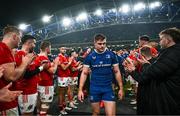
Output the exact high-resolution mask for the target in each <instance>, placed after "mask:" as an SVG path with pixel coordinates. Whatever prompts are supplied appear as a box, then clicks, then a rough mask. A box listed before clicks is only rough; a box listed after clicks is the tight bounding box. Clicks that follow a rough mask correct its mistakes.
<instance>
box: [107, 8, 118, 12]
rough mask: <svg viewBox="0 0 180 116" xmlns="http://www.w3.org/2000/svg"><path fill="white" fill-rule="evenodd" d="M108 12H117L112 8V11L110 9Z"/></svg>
mask: <svg viewBox="0 0 180 116" xmlns="http://www.w3.org/2000/svg"><path fill="white" fill-rule="evenodd" d="M109 12H113V13H116V12H117V10H116V8H112V9H110V10H109Z"/></svg>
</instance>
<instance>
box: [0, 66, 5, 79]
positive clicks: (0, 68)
mask: <svg viewBox="0 0 180 116" xmlns="http://www.w3.org/2000/svg"><path fill="white" fill-rule="evenodd" d="M3 71H4V68H3V67H0V78H1V77H2V76H3Z"/></svg>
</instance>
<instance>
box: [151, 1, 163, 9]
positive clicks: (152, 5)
mask: <svg viewBox="0 0 180 116" xmlns="http://www.w3.org/2000/svg"><path fill="white" fill-rule="evenodd" d="M159 6H161V2H159V1H156V2H153V3H151V4H150V5H149V8H150V9H154V8H156V7H159Z"/></svg>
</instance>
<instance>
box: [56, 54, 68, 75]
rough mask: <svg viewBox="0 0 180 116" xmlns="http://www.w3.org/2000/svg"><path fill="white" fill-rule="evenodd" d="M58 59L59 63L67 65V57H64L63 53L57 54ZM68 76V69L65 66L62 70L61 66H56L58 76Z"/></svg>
mask: <svg viewBox="0 0 180 116" xmlns="http://www.w3.org/2000/svg"><path fill="white" fill-rule="evenodd" d="M58 57H59V61H60V63H61V64H64V65H67V64H68V58H67V57H65V56H64V55H63V54H59V55H58ZM69 76H70V69H69V68H67V69H66V70H63V69H62V68H61V66H58V77H69Z"/></svg>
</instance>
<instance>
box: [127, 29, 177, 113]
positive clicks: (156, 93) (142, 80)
mask: <svg viewBox="0 0 180 116" xmlns="http://www.w3.org/2000/svg"><path fill="white" fill-rule="evenodd" d="M159 36H160V42H159V43H160V46H161V48H162V49H163V50H162V51H161V52H160V53H159V56H158V57H157V59H156V60H155V61H154V62H153V63H150V62H149V61H147V60H146V59H144V58H142V59H141V60H139V61H140V62H141V63H142V64H143V70H142V72H141V73H140V74H138V73H137V72H136V71H135V67H134V66H133V64H132V63H129V64H128V66H127V67H126V69H127V70H128V71H129V72H131V74H132V75H133V77H134V78H136V80H137V81H138V82H139V84H141V85H143V86H148V85H149V88H148V90H146V91H145V93H144V95H145V94H146V95H145V96H148V97H147V98H146V97H144V98H143V100H144V102H143V103H144V104H142V105H144V106H143V107H144V111H142V112H141V114H176V115H177V114H180V99H179V98H180V93H179V90H180V67H179V66H180V30H179V29H177V28H168V29H165V30H163V31H161V32H160V34H159ZM143 89H144V88H143ZM141 100H142V98H141ZM145 107H146V108H145ZM142 110H143V109H142Z"/></svg>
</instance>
